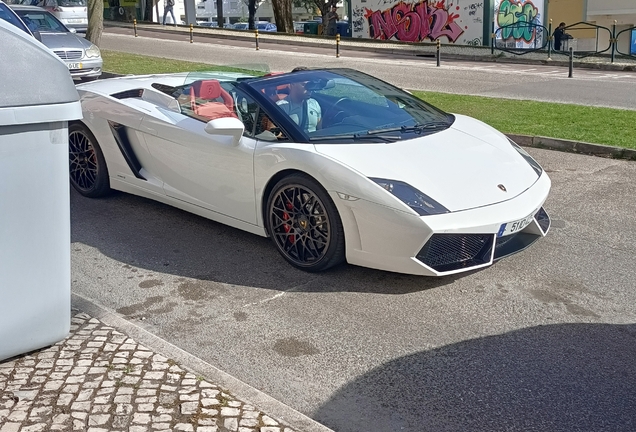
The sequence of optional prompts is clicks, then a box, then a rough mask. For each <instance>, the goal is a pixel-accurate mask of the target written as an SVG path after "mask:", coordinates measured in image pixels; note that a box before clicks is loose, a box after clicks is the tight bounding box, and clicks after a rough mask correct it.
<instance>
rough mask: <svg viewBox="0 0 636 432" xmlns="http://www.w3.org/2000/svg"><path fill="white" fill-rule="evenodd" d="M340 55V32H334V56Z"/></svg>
mask: <svg viewBox="0 0 636 432" xmlns="http://www.w3.org/2000/svg"><path fill="white" fill-rule="evenodd" d="M339 57H340V33H338V34H336V58H339Z"/></svg>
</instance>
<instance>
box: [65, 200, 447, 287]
mask: <svg viewBox="0 0 636 432" xmlns="http://www.w3.org/2000/svg"><path fill="white" fill-rule="evenodd" d="M71 242H72V243H82V244H85V245H87V246H91V247H94V248H96V249H98V250H99V251H100V252H101V253H102V254H104V255H106V256H107V257H109V258H112V259H114V260H116V261H119V262H121V263H124V264H128V265H131V266H135V267H140V268H144V269H147V270H151V271H154V272H160V273H168V274H172V275H176V276H180V277H189V278H195V279H199V280H209V281H215V282H222V283H227V284H234V285H244V286H254V287H260V288H268V289H276V290H286V289H289V288H291V287H293V288H294V291H297V292H303V291H306V292H311V291H319V292H339V291H352V292H368V293H386V294H408V293H412V292H417V291H423V290H427V289H431V288H436V287H440V286H444V285H447V284H450V283H453V282H454V281H455V280H456V279H458V278H459V277H460V276H449V277H444V278H426V277H421V276H410V275H404V274H398V273H390V272H384V271H379V270H373V269H368V268H363V267H357V266H352V265H347V264H344V265H341V266H338V267H336V268H333V269H331V270H328V271H326V272H322V273H318V274H316V273H313V274H312V273H307V272H304V271H300V270H297V269H295V268H293V267H292V266H291V265H289V264H288V263H287V262H286V261H285V260H284V259H283V258H282V257H281V256H280V255H279V253H278V252H277V251H276V249H275V247H274V245H273V244H272V243H271V240H270V239H268V238H264V237H260V236H257V235H254V234H250V233H247V232H244V231H241V230H238V229H235V228H232V227H228V226H226V225H223V224H220V223H216V222H213V221H211V220H208V219H205V218H203V217H199V216H197V215H194V214H191V213H188V212H185V211H182V210H179V209H177V208H174V207H171V206H168V205H164V204H162V203H158V202H155V201H152V200H148V199H145V198H140V197H137V196H133V195H129V194H125V193H119V192H113V193H112V194H111V195H109V196H107V197H105V198H102V199H89V198H85V197H83V196H81V195H80V194H78V193H77V192H76V191H75V190H71Z"/></svg>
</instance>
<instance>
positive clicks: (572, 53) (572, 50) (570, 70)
mask: <svg viewBox="0 0 636 432" xmlns="http://www.w3.org/2000/svg"><path fill="white" fill-rule="evenodd" d="M573 73H574V48H572V47H570V69H569V71H568V78H572V75H573Z"/></svg>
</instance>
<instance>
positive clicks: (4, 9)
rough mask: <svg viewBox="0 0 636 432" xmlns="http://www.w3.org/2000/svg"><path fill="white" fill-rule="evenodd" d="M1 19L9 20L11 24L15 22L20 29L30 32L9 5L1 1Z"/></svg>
mask: <svg viewBox="0 0 636 432" xmlns="http://www.w3.org/2000/svg"><path fill="white" fill-rule="evenodd" d="M0 19H1V20H4V21H6V22H8V23H9V24H13V25H14V26H16V27H17V28H19V29H20V30H22V31H24V32H26V33H29V31H28V30H27V29H26V27H24V24H23V23H22V21H20V20H19V19H18V18H17V17H16V16H15V15H14V14H13V12H11V10H10V9H9V7H8V6H6V5H4V4H2V3H0Z"/></svg>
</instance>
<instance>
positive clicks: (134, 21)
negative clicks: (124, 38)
mask: <svg viewBox="0 0 636 432" xmlns="http://www.w3.org/2000/svg"><path fill="white" fill-rule="evenodd" d="M133 28H134V29H135V37H137V18H135V19H133Z"/></svg>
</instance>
